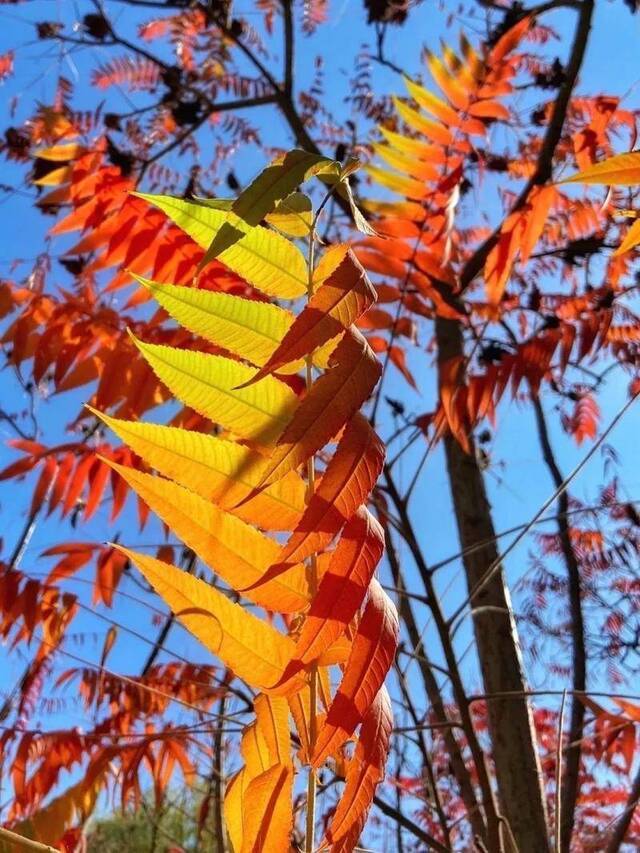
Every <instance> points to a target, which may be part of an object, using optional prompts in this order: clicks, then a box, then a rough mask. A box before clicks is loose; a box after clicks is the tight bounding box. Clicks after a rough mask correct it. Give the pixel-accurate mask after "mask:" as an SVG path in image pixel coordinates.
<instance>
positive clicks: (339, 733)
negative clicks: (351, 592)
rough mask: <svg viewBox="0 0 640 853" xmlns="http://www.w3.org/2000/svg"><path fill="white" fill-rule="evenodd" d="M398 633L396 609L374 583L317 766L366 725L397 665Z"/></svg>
mask: <svg viewBox="0 0 640 853" xmlns="http://www.w3.org/2000/svg"><path fill="white" fill-rule="evenodd" d="M398 632H399V626H398V614H397V612H396V609H395V607H394V606H393V604H392V602H391V600H390V599H389V597H388V596H387V594H386V593H385V592H384V590H383V589H382V587H381V586H380V584H379V583H378V582H377V581H375V580H374V581H373V582H372V584H371V594H370V597H369V601H368V602H367V606H366V607H365V610H364V614H363V616H362V619H361V620H360V624H359V625H358V630H357V632H356V636H355V639H354V641H353V644H352V648H351V654H350V656H349V660H348V661H347V665H346V667H345V670H344V675H343V678H342V681H341V683H340V686H339V688H338V692H337V693H336V695H335V698H334V700H333V702H332V704H331V707H330V708H329V712H328V714H327V717H326V720H325V722H324V724H323V726H322V727H321V729H320V731H319V732H318V738H317V740H316V744H315V751H314V755H313V764H314V766H318V765H320V764H322V762H323V761H324V760H325V759H326V758H327V756H329V755H331V753H333V752H335V750H336V749H338V747H339V746H340V745H341V744H343V743H344V742H345V740H347V738H349V737H351V735H352V734H353V732H354V731H355V730H356V728H357V727H358V726H359V725H360V723H361V722H362V721H363V719H364V717H365V715H366V713H367V710H368V709H369V708H370V707H371V704H372V702H373V700H374V697H375V696H376V694H377V693H378V691H379V690H380V689H381V688H382V685H383V684H384V680H385V678H386V676H387V673H388V672H389V669H390V668H391V665H392V663H393V658H394V656H395V653H396V648H397V645H398Z"/></svg>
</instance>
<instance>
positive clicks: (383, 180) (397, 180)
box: [365, 166, 429, 199]
mask: <svg viewBox="0 0 640 853" xmlns="http://www.w3.org/2000/svg"><path fill="white" fill-rule="evenodd" d="M365 172H368V174H369V175H371V177H372V178H374V180H375V181H376V183H378V184H380V186H383V187H387V189H390V190H393V191H394V192H396V193H400V195H403V196H406V197H407V198H414V199H422V198H424V197H425V196H426V195H427V193H428V192H429V188H428V187H427V186H426V185H425V184H424V183H423V181H416V180H414V179H413V178H407V177H405V176H404V175H399V174H397V173H396V172H389V171H388V170H387V169H381V168H380V167H379V166H365Z"/></svg>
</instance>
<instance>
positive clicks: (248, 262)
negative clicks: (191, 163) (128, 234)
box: [137, 193, 307, 299]
mask: <svg viewBox="0 0 640 853" xmlns="http://www.w3.org/2000/svg"><path fill="white" fill-rule="evenodd" d="M137 195H138V197H139V198H142V199H144V200H145V201H147V202H148V203H149V204H152V205H154V206H155V207H157V208H158V209H159V210H162V211H163V213H166V215H167V216H168V217H169V218H170V219H171V220H172V221H173V222H175V224H176V225H177V226H178V227H179V228H181V229H182V230H183V231H184V232H185V233H186V234H188V235H189V236H190V237H191V238H192V239H193V240H195V242H196V243H197V244H198V245H199V246H201V247H202V248H203V249H207V248H208V247H209V246H210V245H211V243H212V242H213V241H214V239H215V238H216V236H217V235H218V233H219V231H220V230H221V229H222V227H223V226H224V225H227V229H228V230H230V231H231V232H232V234H233V236H234V238H235V239H234V240H232V241H231V242H230V243H229V246H228V248H226V249H223V250H222V251H221V252H220V253H219V259H220V261H222V263H223V264H224V265H225V266H227V267H229V269H230V270H232V271H233V272H235V273H237V274H238V275H239V276H242V278H244V279H245V281H248V282H249V284H252V285H253V286H254V287H256V288H258V290H261V291H262V292H263V293H266V294H267V295H269V296H278V297H282V298H285V299H293V298H295V297H297V296H302V294H303V293H305V291H306V289H307V263H306V261H305V258H304V255H303V254H302V252H301V251H300V250H299V249H298V248H297V247H296V246H294V245H293V243H290V242H289V241H288V240H286V239H285V238H284V237H282V236H281V235H280V234H277V233H276V232H275V231H270V230H269V229H267V228H263V227H262V226H260V225H256V226H255V227H251V226H249V225H246V223H244V222H243V221H242V220H241V219H239V218H238V217H237V216H235V215H233V214H232V213H230V212H229V211H228V210H224V209H219V208H215V207H212V206H209V205H206V204H201V203H199V202H197V201H185V200H184V199H180V198H173V197H172V196H161V195H157V196H156V195H146V194H144V193H137Z"/></svg>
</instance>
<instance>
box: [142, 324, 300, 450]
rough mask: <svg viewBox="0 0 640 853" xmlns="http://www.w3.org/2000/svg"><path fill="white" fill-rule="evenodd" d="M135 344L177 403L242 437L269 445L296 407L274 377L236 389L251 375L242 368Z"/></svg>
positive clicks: (202, 356)
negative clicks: (181, 403)
mask: <svg viewBox="0 0 640 853" xmlns="http://www.w3.org/2000/svg"><path fill="white" fill-rule="evenodd" d="M133 340H134V341H135V344H136V346H137V347H138V349H139V350H140V352H141V353H142V355H143V356H144V357H145V359H146V361H147V362H148V363H149V365H150V366H151V368H152V369H153V371H154V373H155V374H156V376H157V377H158V378H159V379H160V381H161V382H163V383H164V384H165V385H166V386H167V388H169V390H170V391H171V392H172V393H173V394H175V396H176V397H178V399H179V400H181V401H182V402H183V403H184V404H185V405H187V406H191V408H192V409H195V410H196V412H199V413H200V414H201V415H204V417H206V418H209V419H210V420H212V421H213V422H214V423H218V424H220V425H221V426H223V427H224V428H225V429H228V430H230V431H231V432H233V433H235V434H236V435H239V436H240V437H241V438H246V439H251V440H253V441H257V442H259V443H260V444H262V445H265V446H267V445H269V444H270V443H271V442H273V441H275V439H276V438H277V437H278V436H279V435H280V434H281V433H282V431H283V430H284V428H285V427H286V426H287V424H288V422H289V420H290V418H291V415H292V414H293V411H294V410H295V408H296V403H297V398H296V395H295V394H294V393H293V391H292V390H291V389H290V388H289V387H288V386H287V385H285V384H284V382H280V380H278V379H276V378H275V377H273V376H267V377H266V378H265V380H264V381H263V382H262V383H261V384H260V386H251V387H249V388H241V389H238V386H239V385H242V384H243V383H245V382H246V381H247V380H248V379H250V378H251V376H253V373H254V371H253V370H252V368H250V367H247V365H245V364H240V363H239V362H237V361H232V360H231V359H228V358H224V357H223V356H219V355H208V354H206V353H202V352H194V351H193V350H182V349H177V348H175V347H168V346H162V345H157V344H147V343H143V342H142V341H139V340H137V339H136V338H133Z"/></svg>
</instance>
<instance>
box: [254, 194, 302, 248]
mask: <svg viewBox="0 0 640 853" xmlns="http://www.w3.org/2000/svg"><path fill="white" fill-rule="evenodd" d="M265 219H266V220H267V222H268V223H269V224H270V225H273V227H274V228H277V229H278V231H282V232H283V233H284V234H286V235H287V236H289V237H307V236H308V235H309V232H310V231H311V223H312V222H313V206H312V204H311V199H310V198H309V196H306V195H305V194H304V193H299V192H294V193H290V194H289V195H288V196H287V197H286V198H283V199H282V201H280V202H278V204H277V205H276V206H275V208H274V210H273V211H272V212H271V213H268V214H267V215H266V216H265Z"/></svg>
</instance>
